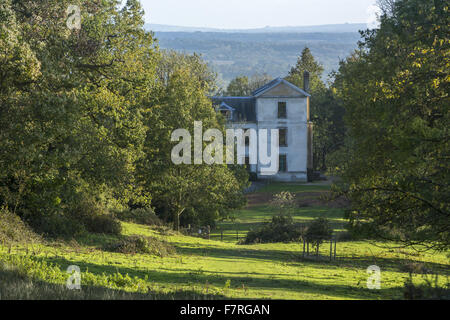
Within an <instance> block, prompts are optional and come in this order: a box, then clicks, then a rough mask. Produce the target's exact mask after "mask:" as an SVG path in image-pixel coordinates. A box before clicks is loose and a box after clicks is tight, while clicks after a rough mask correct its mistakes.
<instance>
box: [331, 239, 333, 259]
mask: <svg viewBox="0 0 450 320" xmlns="http://www.w3.org/2000/svg"><path fill="white" fill-rule="evenodd" d="M331 260H333V238H330V261H331Z"/></svg>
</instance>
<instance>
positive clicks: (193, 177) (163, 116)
mask: <svg viewBox="0 0 450 320" xmlns="http://www.w3.org/2000/svg"><path fill="white" fill-rule="evenodd" d="M163 60H166V61H165V62H163V63H162V65H163V66H166V68H165V69H164V70H161V71H160V73H159V75H160V76H162V79H161V80H163V81H160V82H159V83H160V86H159V87H158V88H156V91H157V93H156V95H157V98H155V99H154V100H153V105H151V106H150V109H149V112H148V114H147V118H146V124H147V126H148V127H149V128H150V130H149V131H148V134H147V139H146V143H145V149H144V150H145V154H146V157H145V158H144V159H143V161H142V162H141V164H140V166H139V170H138V172H139V177H140V181H141V183H142V184H143V186H144V189H145V190H146V191H147V192H148V193H150V194H151V195H152V197H153V200H154V203H155V205H156V206H158V207H159V214H162V215H163V216H165V218H166V219H167V220H169V221H173V222H174V227H175V229H179V227H180V221H181V218H182V217H185V216H186V215H194V214H195V213H202V214H204V215H208V214H211V213H212V218H213V219H217V218H218V217H219V216H222V217H224V216H226V215H227V214H229V212H230V210H232V209H234V208H239V207H241V206H242V205H243V204H245V198H244V196H243V194H242V190H243V188H244V187H245V186H246V185H247V181H248V176H247V175H243V174H242V172H241V171H245V169H243V168H241V169H237V168H229V167H227V166H226V165H213V166H211V165H207V164H201V165H200V164H199V165H195V164H182V165H175V164H173V163H172V160H171V150H172V148H173V147H174V146H175V143H173V142H172V141H171V134H172V132H173V131H174V130H176V129H180V128H184V129H188V130H189V131H190V132H191V136H192V137H193V136H194V134H193V133H194V132H193V126H194V121H202V122H203V127H204V131H205V130H207V129H208V128H218V129H221V130H222V132H223V131H224V126H223V123H220V121H219V119H220V117H218V115H217V114H216V112H215V111H214V109H213V108H212V107H211V106H212V104H211V101H210V100H209V99H208V98H207V95H208V92H209V91H210V86H211V83H210V82H209V81H208V80H205V79H210V78H209V77H205V76H204V75H203V74H199V73H198V70H206V69H202V68H200V67H199V64H203V62H201V61H200V60H198V59H195V58H194V59H192V58H191V57H188V56H185V55H178V54H175V53H173V52H172V53H169V54H166V55H164V56H163ZM167 60H168V61H167ZM238 173H240V174H238ZM189 219H190V217H186V220H189ZM213 219H211V220H212V221H211V220H210V221H209V222H210V223H211V224H213V223H214V221H213Z"/></svg>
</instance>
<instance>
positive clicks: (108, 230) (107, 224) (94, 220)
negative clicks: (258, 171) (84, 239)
mask: <svg viewBox="0 0 450 320" xmlns="http://www.w3.org/2000/svg"><path fill="white" fill-rule="evenodd" d="M84 224H85V226H86V229H87V231H89V232H92V233H104V234H113V235H119V234H120V233H121V232H122V225H121V224H120V222H119V221H118V220H116V219H114V218H113V217H111V216H109V215H103V216H93V217H89V218H87V219H86V220H85V221H84Z"/></svg>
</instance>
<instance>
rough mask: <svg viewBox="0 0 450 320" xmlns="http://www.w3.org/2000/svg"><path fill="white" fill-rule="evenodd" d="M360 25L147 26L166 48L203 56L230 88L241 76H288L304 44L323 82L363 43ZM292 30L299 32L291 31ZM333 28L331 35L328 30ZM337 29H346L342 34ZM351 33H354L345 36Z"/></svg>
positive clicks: (224, 84)
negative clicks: (241, 28) (242, 28)
mask: <svg viewBox="0 0 450 320" xmlns="http://www.w3.org/2000/svg"><path fill="white" fill-rule="evenodd" d="M152 26H155V27H154V28H153V27H152ZM360 26H363V25H361V24H344V25H328V26H315V27H283V28H281V27H280V28H265V29H253V30H245V32H244V31H242V32H241V31H238V30H235V31H234V32H233V31H230V30H227V32H225V31H223V30H221V31H217V30H220V29H214V30H216V31H211V29H208V28H192V29H186V28H184V27H173V26H159V27H158V25H147V28H148V29H149V30H150V29H151V30H152V31H154V32H155V36H156V38H157V39H158V41H159V45H160V47H161V48H162V49H172V50H176V51H179V52H186V53H193V52H196V53H198V54H201V55H202V56H203V57H204V59H205V60H206V61H207V62H208V63H209V64H210V66H211V67H212V68H213V69H214V70H215V71H216V72H217V73H218V74H219V76H220V78H221V85H222V86H226V85H227V83H228V82H229V81H230V80H231V79H233V78H235V77H236V76H240V75H248V76H251V75H253V74H262V73H267V74H269V75H271V76H272V77H274V78H275V77H279V76H285V75H287V73H288V72H289V70H290V68H291V67H292V66H294V65H295V63H296V61H297V57H298V56H299V55H300V53H301V51H302V50H303V48H304V47H305V46H308V47H309V48H310V49H311V51H312V53H313V54H314V56H315V57H316V58H317V60H318V61H319V62H320V63H322V64H323V66H324V68H325V72H324V76H323V78H324V80H326V78H327V75H328V74H329V73H330V72H331V71H333V70H337V68H338V66H339V60H340V59H344V58H345V57H347V56H348V55H349V54H350V53H351V52H352V51H353V50H355V49H356V47H357V42H358V40H359V39H360V35H359V33H358V31H357V30H358V29H360ZM364 26H365V25H364ZM152 28H153V29H152ZM177 28H180V29H177ZM308 28H311V29H308ZM200 29H201V30H200ZM292 29H295V30H297V31H296V32H293V31H291V32H289V30H292ZM331 29H332V30H333V31H324V30H331ZM159 30H166V31H159ZM167 30H169V31H167ZM176 30H184V31H176ZM186 30H189V31H186ZM207 30H209V31H207ZM262 30H265V31H264V32H263V31H262ZM300 30H302V31H300ZM307 30H313V31H309V32H307ZM319 30H322V31H319ZM338 30H346V31H345V32H338ZM348 30H351V31H350V32H347V31H348ZM277 31H278V32H277Z"/></svg>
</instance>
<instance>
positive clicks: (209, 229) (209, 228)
mask: <svg viewBox="0 0 450 320" xmlns="http://www.w3.org/2000/svg"><path fill="white" fill-rule="evenodd" d="M208 240H211V227H210V226H209V225H208Z"/></svg>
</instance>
